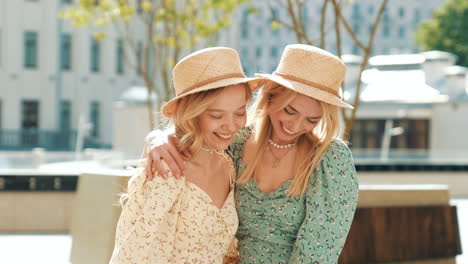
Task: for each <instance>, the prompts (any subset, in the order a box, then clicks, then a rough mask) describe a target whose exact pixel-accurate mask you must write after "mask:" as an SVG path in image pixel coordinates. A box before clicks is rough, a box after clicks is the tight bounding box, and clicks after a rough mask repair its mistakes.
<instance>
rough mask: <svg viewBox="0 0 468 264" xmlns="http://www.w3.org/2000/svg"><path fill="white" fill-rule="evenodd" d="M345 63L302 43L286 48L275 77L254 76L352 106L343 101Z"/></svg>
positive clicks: (268, 75) (325, 99) (334, 103)
mask: <svg viewBox="0 0 468 264" xmlns="http://www.w3.org/2000/svg"><path fill="white" fill-rule="evenodd" d="M345 73H346V66H345V64H344V63H343V62H342V61H341V60H340V59H339V58H338V57H336V56H334V55H333V54H331V53H329V52H327V51H325V50H322V49H319V48H316V47H313V46H309V45H303V44H293V45H288V46H286V48H285V50H284V52H283V55H282V56H281V60H280V63H279V65H278V68H277V69H276V71H275V72H273V73H272V74H255V76H257V77H261V78H265V79H268V80H271V81H273V82H276V83H278V84H280V85H282V86H284V87H286V88H289V89H291V90H294V91H296V92H298V93H301V94H303V95H306V96H309V97H313V98H315V99H317V100H319V101H323V102H326V103H329V104H332V105H336V106H339V107H344V108H350V109H352V108H353V107H352V106H351V105H349V104H348V103H346V102H345V101H343V100H342V97H341V94H340V92H341V83H342V82H343V79H344V77H345Z"/></svg>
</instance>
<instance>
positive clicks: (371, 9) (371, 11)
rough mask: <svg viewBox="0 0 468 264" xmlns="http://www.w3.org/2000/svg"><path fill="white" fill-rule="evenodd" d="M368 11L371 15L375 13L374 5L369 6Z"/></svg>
mask: <svg viewBox="0 0 468 264" xmlns="http://www.w3.org/2000/svg"><path fill="white" fill-rule="evenodd" d="M368 13H369V15H373V14H374V6H369V9H368Z"/></svg>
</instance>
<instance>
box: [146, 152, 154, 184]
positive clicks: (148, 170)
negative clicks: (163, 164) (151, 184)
mask: <svg viewBox="0 0 468 264" xmlns="http://www.w3.org/2000/svg"><path fill="white" fill-rule="evenodd" d="M150 156H151V155H150ZM150 156H149V157H148V160H147V161H146V166H145V174H146V181H151V180H152V179H153V166H152V164H153V162H152V159H151V158H150Z"/></svg>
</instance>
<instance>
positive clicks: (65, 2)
mask: <svg viewBox="0 0 468 264" xmlns="http://www.w3.org/2000/svg"><path fill="white" fill-rule="evenodd" d="M71 3H72V0H62V4H71Z"/></svg>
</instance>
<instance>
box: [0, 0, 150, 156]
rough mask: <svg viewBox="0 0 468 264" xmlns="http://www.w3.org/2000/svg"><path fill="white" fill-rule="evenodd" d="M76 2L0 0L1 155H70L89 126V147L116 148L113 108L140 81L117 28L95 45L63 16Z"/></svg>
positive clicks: (89, 36)
mask: <svg viewBox="0 0 468 264" xmlns="http://www.w3.org/2000/svg"><path fill="white" fill-rule="evenodd" d="M72 2H73V1H71V0H53V1H50V0H49V1H32V0H21V1H17V0H2V1H0V149H30V148H31V147H46V148H48V149H73V148H74V146H73V145H74V144H75V143H74V142H75V139H76V135H77V133H78V132H77V131H78V130H83V129H84V127H86V126H85V125H83V124H85V123H90V124H91V125H92V126H91V128H90V131H89V136H88V137H87V140H86V141H85V146H88V147H103V146H110V145H111V143H112V133H113V130H112V111H113V103H114V101H115V100H116V99H117V97H118V96H120V95H121V93H122V91H123V90H124V89H126V88H128V87H130V86H133V85H138V84H140V83H141V81H140V80H139V79H140V78H139V77H138V75H137V73H136V72H135V70H134V69H133V68H130V67H128V66H127V65H126V64H125V63H124V55H123V40H122V39H119V38H118V37H117V34H116V33H115V32H114V30H113V29H112V28H109V29H108V30H107V31H106V32H105V33H106V34H107V38H106V39H105V40H104V41H102V42H98V41H96V40H95V39H94V38H93V33H92V32H90V30H87V29H80V28H74V27H73V26H72V25H71V24H70V23H69V22H65V21H63V20H61V19H60V18H59V17H58V13H59V10H60V9H62V8H66V7H67V6H68V5H70V4H72ZM91 31H92V30H91ZM136 34H138V30H136ZM80 117H81V118H80ZM80 119H81V120H82V121H81V124H82V125H79V123H80Z"/></svg>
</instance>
